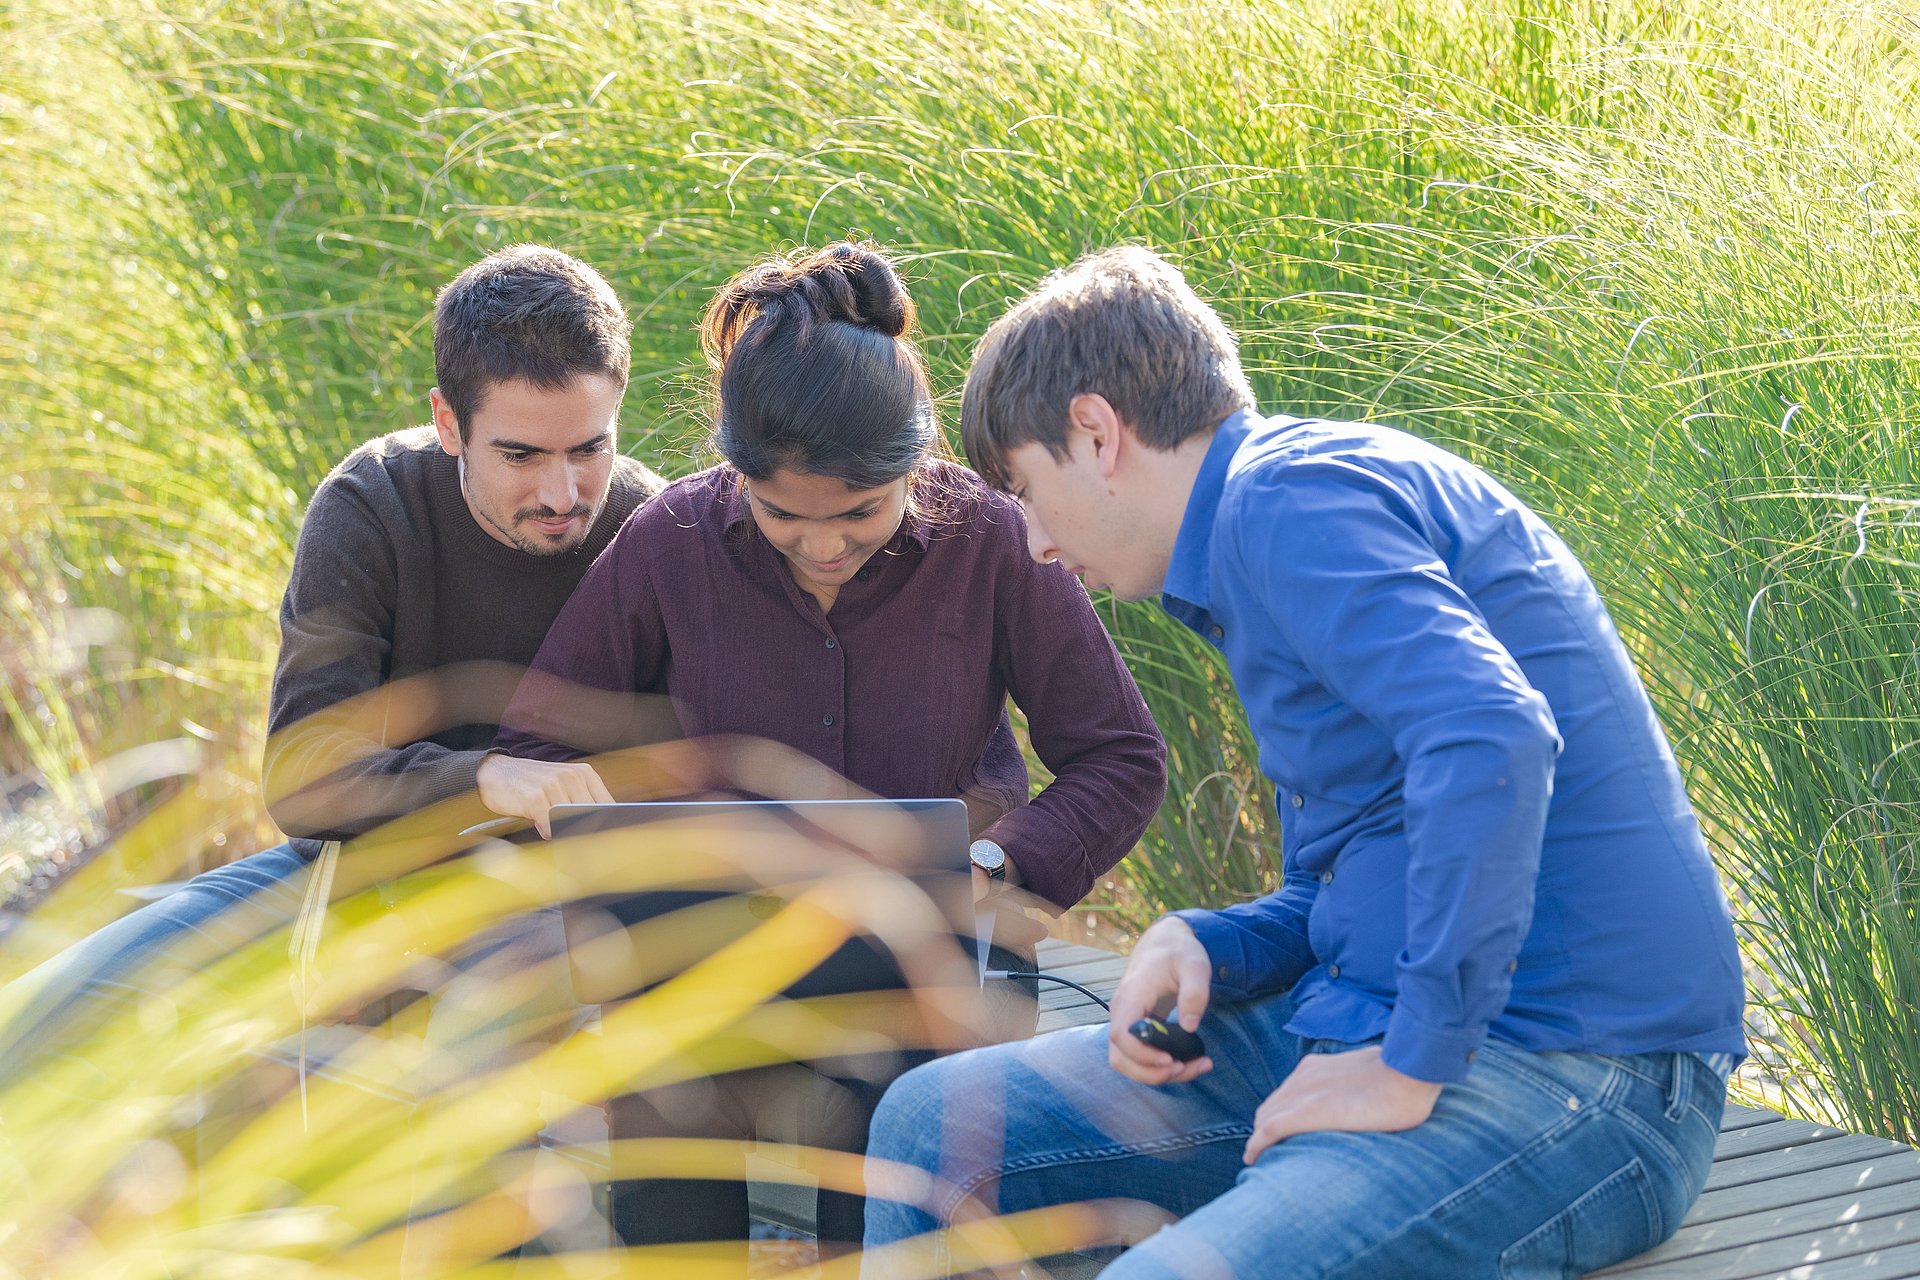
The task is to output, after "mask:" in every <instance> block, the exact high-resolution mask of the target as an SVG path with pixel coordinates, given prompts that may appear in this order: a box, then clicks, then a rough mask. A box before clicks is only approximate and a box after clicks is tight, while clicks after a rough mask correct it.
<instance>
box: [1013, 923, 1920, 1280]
mask: <svg viewBox="0 0 1920 1280" xmlns="http://www.w3.org/2000/svg"><path fill="white" fill-rule="evenodd" d="M1123 964H1124V959H1123V958H1122V957H1120V956H1117V955H1113V954H1112V953H1110V952H1106V951H1098V950H1095V949H1094V948H1092V947H1083V946H1076V945H1073V944H1070V943H1064V942H1058V941H1048V942H1044V943H1042V944H1041V947H1040V967H1041V969H1042V970H1044V971H1045V972H1048V973H1055V974H1058V975H1059V976H1061V977H1063V978H1070V979H1072V980H1073V981H1075V982H1078V983H1082V984H1084V985H1085V986H1087V987H1090V988H1092V989H1093V990H1095V991H1097V992H1099V993H1100V994H1101V995H1102V996H1103V997H1104V996H1107V995H1110V994H1111V993H1112V991H1113V988H1114V984H1115V983H1117V982H1118V981H1119V980H1120V970H1121V968H1122V966H1123ZM1103 1020H1104V1014H1103V1013H1102V1011H1101V1009H1100V1006H1099V1005H1097V1004H1095V1003H1094V1002H1093V1001H1092V1000H1090V999H1088V998H1087V997H1086V996H1084V995H1082V994H1080V993H1079V992H1077V991H1075V990H1073V989H1072V988H1071V987H1063V986H1060V985H1058V984H1055V983H1042V984H1041V987H1040V1030H1042V1031H1054V1030H1058V1029H1060V1028H1062V1027H1073V1026H1081V1025H1083V1024H1087V1023H1097V1022H1101V1021H1103ZM1092 1270H1093V1267H1092V1265H1091V1264H1090V1265H1089V1267H1088V1268H1087V1270H1086V1271H1085V1273H1084V1274H1091V1273H1092ZM1056 1274H1061V1273H1059V1272H1056ZM1595 1274H1596V1275H1604V1276H1608V1277H1613V1276H1638V1277H1655V1276H1658V1277H1669V1276H1670V1277H1674V1278H1675V1280H1757V1278H1760V1277H1768V1278H1773V1280H1843V1278H1844V1280H1896V1278H1897V1277H1914V1276H1920V1152H1916V1151H1915V1150H1913V1149H1912V1148H1910V1147H1906V1146H1902V1145H1901V1144H1899V1143H1897V1142H1888V1141H1887V1140H1885V1139H1884V1138H1869V1137H1863V1136H1861V1135H1859V1134H1851V1133H1847V1132H1845V1131H1844V1130H1840V1129H1832V1128H1827V1127H1825V1126H1823V1125H1814V1124H1808V1123H1806V1122H1805V1121H1802V1120H1787V1119H1783V1118H1782V1117H1780V1116H1777V1115H1775V1114H1774V1113H1773V1112H1771V1111H1757V1110H1754V1109H1753V1108H1751V1107H1739V1106H1729V1107H1728V1108H1727V1115H1726V1119H1725V1121H1724V1123H1723V1124H1722V1125H1721V1129H1720V1145H1719V1148H1718V1149H1717V1150H1716V1151H1715V1152H1714V1158H1713V1172H1712V1173H1711V1174H1709V1175H1708V1177H1707V1187H1706V1191H1705V1192H1704V1193H1703V1194H1702V1195H1701V1197H1700V1202H1699V1203H1698V1204H1696V1205H1695V1206H1694V1209H1693V1212H1692V1213H1690V1214H1688V1215H1687V1220H1686V1222H1685V1223H1684V1224H1682V1226H1681V1228H1680V1231H1679V1233H1678V1234H1676V1235H1675V1236H1674V1237H1673V1239H1671V1240H1669V1241H1667V1243H1665V1244H1663V1245H1661V1246H1660V1247H1659V1248H1658V1249H1655V1250H1653V1251H1652V1252H1651V1253H1645V1254H1642V1255H1641V1256H1640V1257H1638V1258H1635V1259H1633V1260H1632V1261H1631V1262H1626V1263H1622V1264H1621V1265H1619V1266H1617V1267H1610V1268H1608V1269H1607V1270H1606V1271H1603V1272H1596V1273H1595Z"/></svg>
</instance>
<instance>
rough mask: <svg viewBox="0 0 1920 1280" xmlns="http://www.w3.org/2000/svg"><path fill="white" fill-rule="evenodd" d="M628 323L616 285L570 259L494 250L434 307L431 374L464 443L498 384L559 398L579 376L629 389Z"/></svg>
mask: <svg viewBox="0 0 1920 1280" xmlns="http://www.w3.org/2000/svg"><path fill="white" fill-rule="evenodd" d="M632 329H633V326H632V323H631V322H630V321H629V320H628V319H627V313H626V310H625V308H623V307H622V306H621V305H620V299H619V298H618V297H617V296H615V294H614V292H613V286H612V285H610V284H608V283H607V282H606V280H605V278H604V277H602V276H601V274H600V273H599V272H598V271H595V270H594V269H593V268H592V267H590V266H588V265H587V264H586V263H584V262H582V261H580V259H578V258H576V257H573V256H572V255H571V254H566V253H562V252H560V251H559V250H558V249H549V248H546V247H545V246H542V245H537V244H516V245H512V246H510V247H508V248H505V249H499V250H496V251H495V252H493V253H490V254H488V255H487V256H486V257H484V258H482V259H480V261H478V262H476V263H474V264H473V265H472V266H470V267H468V268H467V269H466V270H465V271H462V272H461V273H460V274H459V275H457V276H455V277H454V278H453V281H452V283H450V284H448V285H447V286H446V288H444V289H442V290H440V296H439V297H438V298H437V299H436V300H435V302H434V306H433V374H434V379H435V381H436V382H438V383H439V385H440V394H441V395H442V396H444V397H446V401H447V405H448V407H449V408H451V409H452V410H453V416H454V420H455V421H456V422H458V423H459V424H460V438H461V439H462V440H465V439H466V438H467V433H468V431H469V430H470V426H469V424H470V423H471V422H472V420H473V415H474V414H476V413H478V412H479V411H480V406H481V405H482V404H483V403H484V402H485V400H486V396H487V392H488V391H489V390H490V389H491V388H492V387H493V385H494V384H495V383H497V382H530V383H532V384H533V385H534V386H536V387H539V388H541V389H542V390H546V391H559V390H562V389H564V388H565V387H566V386H568V385H569V384H570V383H571V382H572V381H573V380H574V379H575V378H577V377H580V376H581V375H583V374H590V373H600V374H605V375H606V376H608V377H610V378H612V379H613V380H614V381H616V382H618V383H619V384H620V386H621V387H622V388H623V389H624V388H625V387H626V385H627V370H628V367H629V365H630V364H631V363H632V359H633V357H632V353H631V351H630V350H629V348H628V335H629V334H630V333H631V332H632Z"/></svg>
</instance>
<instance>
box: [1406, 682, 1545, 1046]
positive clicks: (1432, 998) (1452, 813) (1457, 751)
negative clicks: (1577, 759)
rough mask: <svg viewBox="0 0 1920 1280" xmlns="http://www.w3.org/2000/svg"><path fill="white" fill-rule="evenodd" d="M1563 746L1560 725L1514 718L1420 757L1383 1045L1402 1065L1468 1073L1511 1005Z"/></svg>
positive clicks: (1412, 788)
mask: <svg viewBox="0 0 1920 1280" xmlns="http://www.w3.org/2000/svg"><path fill="white" fill-rule="evenodd" d="M1557 744H1558V738H1557V737H1556V736H1555V735H1554V734H1553V732H1552V730H1551V728H1550V726H1546V725H1540V724H1538V723H1535V724H1534V725H1533V726H1532V727H1527V726H1526V723H1525V722H1524V721H1521V720H1518V719H1515V718H1512V717H1509V718H1508V723H1506V724H1504V725H1502V726H1501V727H1500V728H1498V729H1497V730H1489V731H1488V732H1486V733H1484V734H1482V735H1478V736H1472V737H1468V736H1462V737H1461V738H1459V739H1456V740H1454V741H1451V742H1448V743H1446V744H1444V745H1439V744H1436V745H1433V746H1430V747H1429V748H1427V749H1425V750H1423V751H1421V752H1420V753H1419V754H1418V755H1416V756H1415V757H1414V758H1413V760H1412V761H1411V762H1410V764H1409V767H1408V770H1407V777H1406V798H1407V840H1408V867H1407V888H1406V893H1407V945H1406V949H1405V950H1404V951H1403V952H1402V953H1401V956H1400V958H1399V961H1398V963H1397V965H1396V974H1395V977H1396V998H1395V1001H1394V1011H1393V1016H1392V1020H1391V1021H1390V1022H1389V1024H1388V1029H1387V1038H1386V1043H1385V1047H1384V1059H1385V1061H1386V1063H1387V1065H1388V1066H1390V1067H1392V1068H1394V1069H1395V1070H1397V1071H1400V1072H1403V1073H1404V1074H1406V1075H1410V1076H1413V1077H1415V1078H1417V1079H1421V1080H1429V1081H1434V1082H1442V1083H1444V1082H1446V1081H1450V1080H1458V1079H1460V1078H1461V1077H1462V1076H1464V1075H1465V1074H1466V1071H1467V1067H1468V1064H1469V1062H1470V1059H1471V1055H1472V1054H1473V1053H1474V1052H1475V1051H1476V1050H1477V1049H1478V1048H1479V1046H1480V1044H1481V1042H1482V1041H1484V1040H1485V1038H1486V1032H1487V1027H1488V1026H1489V1025H1490V1024H1491V1023H1492V1021H1493V1020H1494V1019H1495V1018H1496V1017H1498V1016H1499V1015H1500V1011H1501V1010H1502V1009H1504V1008H1505V1007H1506V1005H1507V1001H1508V999H1509V998H1510V996H1511V992H1512V985H1513V977H1512V974H1513V964H1514V958H1515V957H1516V956H1517V955H1518V954H1519V951H1520V946H1521V944H1522V942H1523V941H1524V940H1525V938H1526V933H1527V929H1528V927H1529V926H1530V925H1531V923H1532V920H1533V889H1534V885H1535V883H1536V882H1537V880H1538V878H1539V871H1540V850H1541V841H1542V838H1543V835H1544V831H1545V827H1546V817H1547V808H1548V802H1549V797H1550V795H1551V793H1552V784H1553V763H1554V757H1555V754H1556V747H1557Z"/></svg>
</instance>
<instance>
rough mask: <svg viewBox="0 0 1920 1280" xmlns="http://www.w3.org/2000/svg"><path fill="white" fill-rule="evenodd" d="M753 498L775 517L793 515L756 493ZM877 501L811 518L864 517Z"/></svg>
mask: <svg viewBox="0 0 1920 1280" xmlns="http://www.w3.org/2000/svg"><path fill="white" fill-rule="evenodd" d="M753 498H754V501H756V502H758V503H759V504H760V505H761V506H763V507H765V508H766V509H767V510H768V511H770V512H772V513H773V514H774V515H776V516H792V515H794V513H793V512H791V511H788V510H787V509H786V508H785V507H776V506H774V505H773V504H772V503H771V502H768V501H767V500H766V499H765V498H763V497H761V496H760V495H759V494H757V493H756V494H754V495H753ZM879 501H880V499H878V498H868V499H867V500H866V501H865V502H863V503H861V504H860V505H859V506H857V507H848V508H847V509H846V510H845V511H839V512H835V513H834V514H833V515H830V516H813V517H811V518H812V519H815V520H844V519H846V518H847V517H848V516H857V515H864V514H865V513H866V512H868V511H870V510H872V508H873V506H874V504H875V503H877V502H879ZM794 518H795V519H806V518H808V517H803V516H795V517H794Z"/></svg>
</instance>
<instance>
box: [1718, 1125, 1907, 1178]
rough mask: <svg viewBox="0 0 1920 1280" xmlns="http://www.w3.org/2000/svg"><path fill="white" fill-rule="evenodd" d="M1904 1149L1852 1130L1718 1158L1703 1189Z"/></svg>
mask: <svg viewBox="0 0 1920 1280" xmlns="http://www.w3.org/2000/svg"><path fill="white" fill-rule="evenodd" d="M1906 1150H1907V1148H1905V1147H1902V1146H1900V1145H1899V1144H1898V1143H1893V1142H1888V1141H1887V1140H1886V1139H1885V1138H1869V1137H1864V1136H1862V1135H1860V1134H1854V1133H1849V1134H1843V1135H1842V1136H1840V1137H1838V1138H1820V1139H1816V1140H1814V1141H1812V1142H1806V1143H1801V1144H1800V1145H1797V1146H1791V1147H1784V1148H1782V1149H1781V1150H1779V1151H1769V1152H1766V1153H1765V1154H1762V1155H1757V1156H1746V1157H1744V1158H1742V1159H1738V1160H1721V1161H1718V1162H1716V1163H1715V1164H1714V1166H1713V1169H1712V1170H1711V1171H1710V1172H1709V1173H1708V1174H1707V1186H1706V1189H1707V1190H1708V1191H1718V1190H1720V1189H1721V1188H1723V1187H1737V1186H1742V1185H1744V1184H1746V1183H1750V1182H1764V1181H1766V1180H1768V1179H1770V1178H1778V1177H1781V1176H1782V1175H1785V1174H1790V1173H1805V1172H1807V1171H1809V1170H1814V1169H1825V1168H1830V1167H1834V1166H1839V1165H1845V1164H1851V1163H1854V1162H1856V1161H1860V1160H1870V1159H1872V1158H1874V1157H1876V1156H1896V1155H1899V1154H1902V1153H1903V1152H1905V1151H1906Z"/></svg>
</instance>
